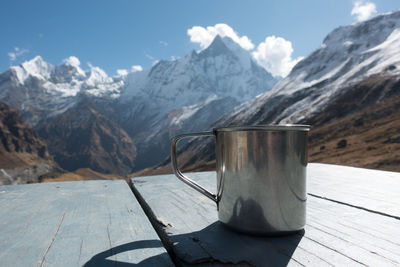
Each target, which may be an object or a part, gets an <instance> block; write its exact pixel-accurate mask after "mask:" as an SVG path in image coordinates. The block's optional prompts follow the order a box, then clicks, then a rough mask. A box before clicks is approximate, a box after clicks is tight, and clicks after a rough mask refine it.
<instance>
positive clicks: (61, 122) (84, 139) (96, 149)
mask: <svg viewBox="0 0 400 267" xmlns="http://www.w3.org/2000/svg"><path fill="white" fill-rule="evenodd" d="M38 134H39V135H40V136H41V137H42V138H43V139H44V140H46V142H47V144H48V147H49V152H50V154H51V155H53V156H54V159H55V161H56V162H57V163H58V164H59V165H60V166H61V167H62V168H63V169H65V170H68V171H75V170H77V169H80V168H90V169H92V170H94V171H97V172H101V173H115V174H121V175H123V174H127V173H129V172H130V171H131V170H132V169H133V166H134V160H135V157H136V148H135V145H134V143H133V141H132V139H131V138H130V137H129V136H128V134H127V133H126V132H125V131H124V130H123V129H122V128H121V127H120V126H119V125H118V124H117V123H116V122H114V121H112V120H111V119H109V118H108V117H106V116H104V115H103V114H101V113H100V112H98V111H97V110H96V109H95V108H94V107H92V106H91V105H90V103H88V102H81V103H79V104H78V105H76V106H75V107H73V108H70V109H69V110H68V111H66V112H64V113H62V114H61V115H59V116H57V117H55V118H53V119H51V120H50V121H47V122H45V124H44V125H43V126H42V127H39V128H38Z"/></svg>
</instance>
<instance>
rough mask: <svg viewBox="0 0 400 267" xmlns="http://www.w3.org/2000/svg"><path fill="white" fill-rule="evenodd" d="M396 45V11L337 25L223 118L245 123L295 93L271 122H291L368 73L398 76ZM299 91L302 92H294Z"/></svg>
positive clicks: (399, 37) (399, 44)
mask: <svg viewBox="0 0 400 267" xmlns="http://www.w3.org/2000/svg"><path fill="white" fill-rule="evenodd" d="M399 49H400V11H396V12H391V13H388V14H386V15H381V16H377V17H375V18H372V19H370V20H367V21H363V22H359V23H356V24H353V25H349V26H345V27H339V28H337V29H335V30H333V31H332V32H331V33H330V34H328V36H327V37H326V38H325V40H324V42H323V44H322V45H321V47H320V48H319V49H317V50H315V51H314V52H312V53H311V54H310V55H309V56H308V57H306V58H305V59H303V61H302V62H300V63H299V64H297V66H295V68H294V69H293V70H292V72H291V73H290V74H289V75H288V76H287V77H286V78H284V79H282V80H280V81H279V82H278V83H277V84H276V85H275V86H274V87H273V88H272V89H271V90H269V91H267V92H265V93H263V94H261V95H260V96H257V98H255V99H254V100H251V101H249V102H246V103H243V104H242V105H241V106H239V107H237V108H235V110H234V111H233V112H232V114H231V115H230V116H229V118H227V119H226V121H232V120H233V121H237V122H240V121H246V119H247V118H251V117H252V116H254V115H255V114H257V112H258V111H259V110H260V109H261V108H264V105H265V104H266V103H267V102H268V101H269V100H270V99H273V98H274V97H278V98H277V99H279V98H280V97H282V98H283V99H289V98H290V97H292V96H293V95H294V94H295V93H301V94H302V95H303V96H304V97H303V98H301V100H298V101H296V102H295V103H293V104H291V105H289V106H288V107H286V108H285V110H283V111H282V112H281V113H280V114H278V115H277V117H276V118H275V121H272V122H271V123H295V122H297V121H299V120H301V119H304V118H306V117H307V116H310V115H311V114H314V113H316V112H318V111H319V110H321V109H322V108H324V107H325V106H326V105H327V104H328V103H329V101H330V100H331V99H332V97H334V96H335V95H336V94H337V93H338V90H341V89H343V88H345V87H348V86H351V85H352V84H356V83H358V82H360V81H362V80H363V79H366V78H367V77H369V76H371V75H374V74H379V73H385V72H387V71H389V72H390V73H389V74H390V75H395V74H400V50H399ZM302 90H304V92H300V91H302ZM278 101H279V100H278ZM221 123H224V122H223V121H222V122H221ZM255 123H256V122H255Z"/></svg>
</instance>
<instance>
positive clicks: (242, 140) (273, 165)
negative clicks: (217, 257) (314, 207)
mask: <svg viewBox="0 0 400 267" xmlns="http://www.w3.org/2000/svg"><path fill="white" fill-rule="evenodd" d="M308 130H309V128H306V127H290V126H284V127H283V126H282V127H264V128H262V127H259V128H255V127H253V128H251V127H249V128H244V127H236V128H235V127H232V128H218V129H215V130H214V134H215V136H216V161H217V187H218V198H219V199H218V216H219V220H220V221H221V222H223V223H224V224H226V225H227V226H228V227H230V228H233V229H235V230H237V231H241V232H245V233H249V234H257V235H260V234H262V235H280V234H286V233H291V232H295V231H299V230H301V229H303V228H304V225H305V222H306V199H307V194H306V167H307V134H308Z"/></svg>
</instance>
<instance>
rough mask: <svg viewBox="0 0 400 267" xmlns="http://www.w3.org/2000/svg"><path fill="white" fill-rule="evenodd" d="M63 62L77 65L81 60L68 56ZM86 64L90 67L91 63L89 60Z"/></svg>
mask: <svg viewBox="0 0 400 267" xmlns="http://www.w3.org/2000/svg"><path fill="white" fill-rule="evenodd" d="M63 63H64V64H67V65H71V66H75V67H78V66H79V65H81V62H80V61H79V59H78V58H77V57H74V56H70V57H68V58H66V59H64V60H63ZM88 65H89V67H92V64H90V62H88Z"/></svg>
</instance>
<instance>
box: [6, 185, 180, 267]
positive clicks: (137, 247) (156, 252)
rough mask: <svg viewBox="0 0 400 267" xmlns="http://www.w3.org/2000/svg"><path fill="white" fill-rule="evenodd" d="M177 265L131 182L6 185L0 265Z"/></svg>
mask: <svg viewBox="0 0 400 267" xmlns="http://www.w3.org/2000/svg"><path fill="white" fill-rule="evenodd" d="M124 263H132V264H139V265H141V266H142V265H143V266H164V265H165V266H173V264H172V262H171V259H170V257H169V255H168V253H167V251H166V250H165V249H164V247H163V245H162V243H161V241H160V239H159V238H158V236H157V234H156V232H155V231H154V229H153V227H152V226H151V224H150V222H149V221H148V219H147V217H146V216H145V214H144V212H143V210H142V208H141V207H140V205H139V203H138V202H137V201H136V199H135V198H134V196H133V194H132V191H131V190H130V188H129V186H128V185H127V184H126V182H125V181H122V180H119V181H117V180H116V181H81V182H60V183H47V184H29V185H11V186H1V187H0V266H82V265H85V266H110V265H114V264H117V265H124Z"/></svg>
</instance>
